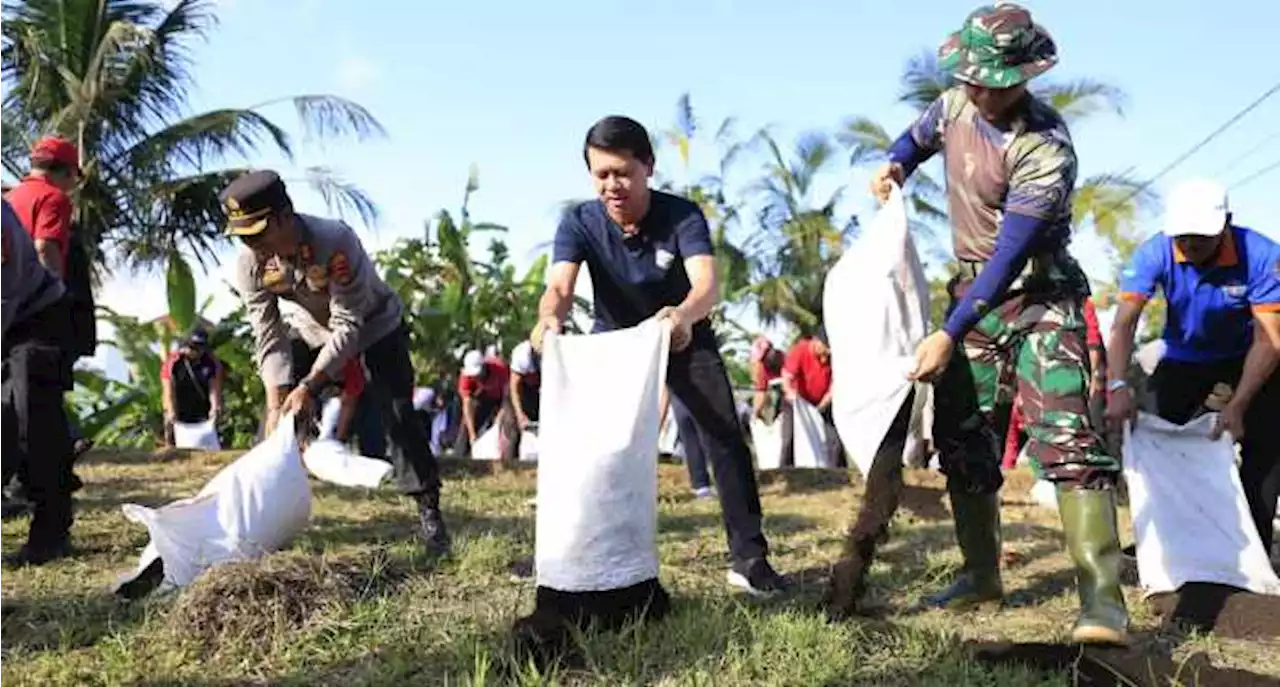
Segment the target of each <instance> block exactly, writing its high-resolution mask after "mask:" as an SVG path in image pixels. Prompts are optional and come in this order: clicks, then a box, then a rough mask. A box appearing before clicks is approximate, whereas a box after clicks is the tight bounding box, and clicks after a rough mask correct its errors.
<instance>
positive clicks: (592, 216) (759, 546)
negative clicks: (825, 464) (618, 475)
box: [532, 116, 785, 594]
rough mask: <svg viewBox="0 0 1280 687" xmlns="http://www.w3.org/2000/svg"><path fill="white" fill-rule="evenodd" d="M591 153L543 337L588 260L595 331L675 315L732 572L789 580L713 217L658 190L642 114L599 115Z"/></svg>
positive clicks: (678, 356)
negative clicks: (737, 370) (720, 330)
mask: <svg viewBox="0 0 1280 687" xmlns="http://www.w3.org/2000/svg"><path fill="white" fill-rule="evenodd" d="M582 152H583V157H584V158H585V161H586V163H587V169H588V170H589V171H590V173H591V178H592V180H593V181H594V183H595V188H596V193H597V194H598V196H599V198H598V199H597V200H593V201H588V202H585V203H580V204H578V205H577V206H575V207H573V208H571V209H570V210H569V211H568V212H567V213H566V214H565V216H564V218H563V219H562V220H561V223H560V226H559V228H558V229H557V230H556V237H555V248H554V256H553V258H552V263H553V264H552V266H551V274H550V278H549V282H548V286H547V291H546V293H545V294H543V297H542V301H541V303H540V305H539V323H538V325H537V327H536V328H535V329H534V332H533V336H532V341H533V345H534V347H535V348H536V349H538V350H541V345H542V335H543V333H544V332H546V331H547V330H551V331H556V332H558V331H560V327H561V323H562V322H563V320H564V318H565V317H566V316H567V315H568V313H569V309H570V308H571V306H572V304H573V290H574V284H575V282H576V281H577V278H578V270H579V269H580V268H581V266H582V265H583V264H584V263H585V264H586V265H587V267H588V268H589V270H590V273H591V285H592V290H593V292H594V300H595V303H594V305H595V308H594V309H595V316H596V320H595V327H594V331H596V332H601V331H608V330H613V329H621V328H627V327H633V326H636V325H638V324H640V323H641V322H643V321H645V320H647V319H649V318H653V317H656V318H658V319H668V320H670V322H671V356H670V360H669V363H668V367H667V387H668V388H669V389H670V391H671V393H672V395H673V396H675V397H676V398H677V399H679V400H680V401H681V402H682V403H683V404H684V406H685V408H687V409H688V411H689V414H690V415H691V416H692V418H693V420H694V422H695V423H696V424H697V435H698V436H699V437H700V439H701V441H702V448H703V452H704V453H705V455H706V457H707V461H708V462H709V463H710V464H711V468H712V470H713V471H714V472H715V480H716V485H717V491H718V493H719V496H720V506H721V509H722V511H723V513H724V520H725V529H726V532H727V535H728V538H729V550H730V554H731V555H732V557H733V564H732V567H731V568H730V570H729V573H728V577H729V582H730V584H732V585H734V586H737V587H740V588H742V589H745V590H746V591H748V592H750V593H753V594H771V593H773V592H776V591H779V590H780V589H782V588H783V587H784V585H785V582H784V581H783V578H782V577H781V576H780V575H778V573H777V572H775V571H774V569H773V568H772V567H771V566H770V565H769V561H768V559H767V555H768V542H767V541H766V540H765V536H764V533H763V531H762V530H761V511H760V496H759V493H758V490H757V487H756V479H755V469H754V467H753V465H752V461H751V453H750V451H749V450H748V448H747V444H746V441H745V440H744V439H743V436H742V430H741V427H740V425H739V422H738V416H737V409H736V406H735V404H734V400H733V392H732V389H731V387H730V385H729V379H728V376H727V375H726V374H725V368H724V361H723V360H722V359H721V357H720V345H719V342H718V341H716V336H715V333H714V332H713V331H712V329H711V323H710V321H709V320H708V319H707V318H708V315H709V314H710V313H711V309H712V308H713V307H714V306H715V304H716V298H717V289H716V267H715V257H714V255H713V251H712V245H711V233H710V230H709V229H708V227H707V222H706V218H704V217H703V214H702V211H701V210H700V209H699V208H698V206H697V205H696V204H694V203H692V202H690V201H689V200H686V199H684V198H681V197H679V196H674V195H671V194H668V193H663V192H660V191H654V190H650V189H649V185H648V180H649V177H650V176H652V175H653V165H654V155H653V147H652V144H651V143H650V139H649V133H648V132H647V131H645V129H644V127H643V126H641V125H640V124H639V123H638V122H636V121H635V120H632V119H629V118H627V117H618V116H613V117H605V118H604V119H602V120H600V121H599V122H597V123H596V124H595V125H594V126H592V127H591V129H590V130H589V131H588V132H587V136H586V142H585V144H584V146H583V151H582Z"/></svg>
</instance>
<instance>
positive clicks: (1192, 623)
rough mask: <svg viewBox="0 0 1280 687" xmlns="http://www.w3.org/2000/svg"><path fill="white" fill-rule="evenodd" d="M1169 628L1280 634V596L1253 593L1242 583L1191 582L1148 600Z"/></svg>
mask: <svg viewBox="0 0 1280 687" xmlns="http://www.w3.org/2000/svg"><path fill="white" fill-rule="evenodd" d="M1147 602H1148V603H1150V604H1151V605H1152V606H1154V607H1155V608H1156V609H1157V610H1158V611H1159V612H1160V617H1161V624H1162V626H1163V627H1164V628H1165V629H1166V630H1172V631H1177V632H1190V631H1195V632H1200V633H1208V632H1212V633H1213V634H1215V635H1217V636H1219V637H1228V638H1231V639H1253V640H1257V639H1275V638H1276V637H1280V596H1264V595H1262V594H1253V593H1251V592H1248V591H1245V590H1243V589H1240V588H1238V587H1231V586H1228V585H1225V584H1213V583H1210V582H1188V583H1186V584H1184V585H1182V587H1181V588H1180V589H1178V591H1177V592H1174V593H1171V594H1157V595H1155V596H1152V597H1151V598H1150V599H1148V600H1147Z"/></svg>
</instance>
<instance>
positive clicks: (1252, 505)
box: [1107, 180, 1280, 553]
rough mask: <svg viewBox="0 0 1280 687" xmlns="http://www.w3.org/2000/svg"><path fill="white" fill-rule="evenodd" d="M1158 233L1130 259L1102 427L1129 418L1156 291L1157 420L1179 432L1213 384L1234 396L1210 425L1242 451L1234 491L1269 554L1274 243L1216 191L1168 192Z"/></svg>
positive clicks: (1276, 301)
mask: <svg viewBox="0 0 1280 687" xmlns="http://www.w3.org/2000/svg"><path fill="white" fill-rule="evenodd" d="M1165 217H1166V220H1165V225H1164V231H1163V233H1161V234H1158V235H1156V236H1154V237H1152V238H1151V239H1150V240H1148V241H1147V242H1146V243H1144V244H1142V246H1141V247H1139V248H1138V250H1137V252H1135V253H1134V255H1133V258H1132V260H1131V261H1130V263H1129V265H1128V266H1127V267H1126V268H1125V270H1124V273H1123V275H1122V277H1121V281H1120V289H1121V292H1122V295H1121V304H1120V308H1119V312H1118V313H1116V319H1115V324H1114V325H1113V326H1112V329H1111V342H1110V350H1109V353H1108V366H1107V369H1108V370H1109V374H1110V381H1109V382H1108V389H1109V390H1110V392H1111V393H1110V400H1109V402H1108V407H1107V421H1108V423H1109V424H1110V425H1111V426H1112V427H1118V426H1119V425H1121V424H1122V423H1123V422H1124V421H1125V420H1126V419H1129V418H1130V417H1132V415H1133V412H1134V402H1133V393H1132V392H1131V391H1130V389H1129V387H1128V385H1126V384H1125V381H1124V371H1125V370H1126V369H1127V368H1128V362H1129V356H1130V354H1131V352H1132V350H1133V335H1134V330H1135V329H1136V328H1137V325H1138V318H1139V317H1140V316H1141V315H1142V309H1143V306H1145V305H1146V303H1147V301H1148V300H1149V299H1150V298H1151V297H1152V296H1153V295H1154V294H1155V290H1156V287H1157V286H1158V287H1159V288H1160V290H1161V291H1163V292H1164V297H1165V301H1166V302H1167V303H1168V315H1167V318H1166V323H1165V329H1164V341H1165V345H1166V347H1167V348H1166V352H1165V355H1164V358H1163V359H1161V361H1160V364H1159V365H1158V366H1157V367H1156V370H1155V373H1154V374H1153V375H1152V377H1151V387H1152V390H1153V393H1154V394H1155V405H1156V412H1157V413H1158V414H1159V415H1160V417H1162V418H1164V419H1166V420H1169V421H1170V422H1176V423H1179V424H1181V423H1185V422H1187V421H1188V420H1189V419H1191V416H1192V415H1193V414H1195V412H1196V410H1197V409H1198V408H1199V407H1200V406H1201V404H1203V402H1204V400H1205V398H1206V397H1208V396H1209V395H1210V393H1212V392H1213V390H1214V386H1215V385H1217V384H1227V385H1230V386H1231V387H1232V388H1233V391H1232V394H1231V398H1230V400H1229V401H1228V402H1227V404H1226V407H1224V408H1223V409H1222V411H1221V414H1220V415H1219V416H1218V422H1217V424H1216V426H1215V427H1214V434H1215V435H1219V434H1221V433H1222V432H1223V431H1226V432H1230V433H1231V436H1232V437H1233V438H1235V439H1236V440H1238V441H1239V442H1240V445H1241V458H1242V461H1241V465H1240V482H1241V484H1242V485H1243V486H1244V493H1245V498H1246V499H1247V500H1248V502H1249V510H1250V512H1251V513H1252V515H1253V521H1254V524H1255V525H1257V528H1258V534H1259V535H1260V536H1261V538H1262V543H1263V545H1264V546H1265V547H1266V550H1267V552H1268V553H1269V552H1270V551H1271V545H1272V538H1273V536H1274V533H1273V531H1272V518H1274V517H1275V513H1276V499H1277V496H1278V495H1280V375H1277V374H1274V372H1275V369H1276V363H1277V361H1278V360H1280V244H1277V243H1276V242H1274V241H1272V240H1270V239H1268V238H1267V237H1265V236H1263V235H1262V234H1259V233H1257V232H1255V231H1253V230H1251V229H1246V228H1244V227H1241V226H1236V225H1234V224H1232V222H1231V212H1230V211H1229V210H1228V206H1227V192H1226V189H1224V188H1223V187H1222V186H1221V185H1220V184H1217V183H1215V182H1212V181H1207V180H1192V181H1188V182H1185V183H1183V184H1181V185H1180V186H1178V187H1177V188H1176V189H1174V191H1173V193H1172V194H1171V195H1170V201H1169V205H1168V208H1167V211H1166V214H1165Z"/></svg>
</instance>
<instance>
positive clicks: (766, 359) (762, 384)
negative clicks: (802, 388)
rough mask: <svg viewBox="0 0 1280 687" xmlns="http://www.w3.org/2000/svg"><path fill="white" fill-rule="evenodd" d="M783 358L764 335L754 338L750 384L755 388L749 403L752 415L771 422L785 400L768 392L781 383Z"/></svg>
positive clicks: (780, 352)
mask: <svg viewBox="0 0 1280 687" xmlns="http://www.w3.org/2000/svg"><path fill="white" fill-rule="evenodd" d="M761 342H763V345H761ZM785 358H786V356H784V355H783V353H782V351H780V350H778V349H776V348H774V347H773V344H772V343H771V342H770V341H769V340H768V339H766V338H764V337H760V338H759V339H756V345H754V346H752V350H751V386H752V388H753V389H754V390H755V397H754V398H753V399H752V403H751V414H752V416H753V417H758V418H760V419H761V420H764V421H765V422H772V421H773V420H774V418H775V417H777V415H778V414H779V413H780V412H781V411H782V407H781V403H783V402H785V399H781V398H777V395H775V394H770V390H771V389H774V388H778V387H780V386H781V384H782V367H783V364H784V362H785ZM771 397H772V398H771ZM770 411H772V412H770Z"/></svg>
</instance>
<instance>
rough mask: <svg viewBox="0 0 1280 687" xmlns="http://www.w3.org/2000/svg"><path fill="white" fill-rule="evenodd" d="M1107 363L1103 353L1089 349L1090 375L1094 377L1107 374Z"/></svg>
mask: <svg viewBox="0 0 1280 687" xmlns="http://www.w3.org/2000/svg"><path fill="white" fill-rule="evenodd" d="M1105 362H1106V360H1105V359H1104V358H1103V356H1102V351H1100V350H1098V349H1096V348H1091V349H1089V374H1091V375H1093V376H1094V377H1097V376H1099V375H1101V374H1103V372H1105V370H1104V369H1103V365H1104V363H1105Z"/></svg>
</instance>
